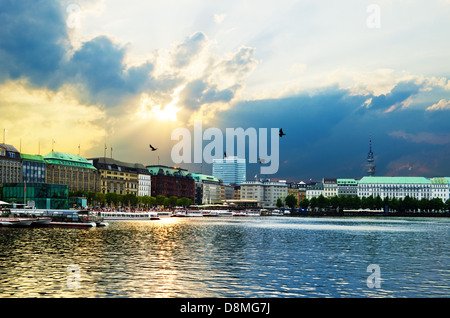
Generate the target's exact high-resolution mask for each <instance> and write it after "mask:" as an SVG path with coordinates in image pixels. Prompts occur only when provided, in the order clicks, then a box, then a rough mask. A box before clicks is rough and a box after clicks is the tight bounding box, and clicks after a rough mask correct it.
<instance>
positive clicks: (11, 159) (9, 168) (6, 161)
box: [0, 144, 23, 184]
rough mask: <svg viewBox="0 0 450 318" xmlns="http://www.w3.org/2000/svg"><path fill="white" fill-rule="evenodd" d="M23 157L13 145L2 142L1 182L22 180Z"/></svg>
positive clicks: (0, 153)
mask: <svg viewBox="0 0 450 318" xmlns="http://www.w3.org/2000/svg"><path fill="white" fill-rule="evenodd" d="M22 179H23V177H22V159H21V158H20V153H19V151H18V150H17V149H16V148H15V147H14V146H12V145H6V144H0V184H3V183H18V182H22Z"/></svg>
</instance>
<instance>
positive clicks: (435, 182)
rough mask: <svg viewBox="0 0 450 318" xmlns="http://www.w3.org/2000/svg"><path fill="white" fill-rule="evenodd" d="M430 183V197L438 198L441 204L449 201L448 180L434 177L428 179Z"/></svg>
mask: <svg viewBox="0 0 450 318" xmlns="http://www.w3.org/2000/svg"><path fill="white" fill-rule="evenodd" d="M429 180H430V182H431V197H432V198H439V199H441V200H442V201H443V202H445V201H447V200H448V199H449V181H450V178H444V177H440V178H439V177H435V178H430V179H429Z"/></svg>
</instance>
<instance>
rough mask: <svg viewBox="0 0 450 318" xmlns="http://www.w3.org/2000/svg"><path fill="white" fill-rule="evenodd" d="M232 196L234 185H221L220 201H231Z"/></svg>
mask: <svg viewBox="0 0 450 318" xmlns="http://www.w3.org/2000/svg"><path fill="white" fill-rule="evenodd" d="M233 196H234V185H231V184H223V182H222V183H221V185H220V200H223V201H227V200H233Z"/></svg>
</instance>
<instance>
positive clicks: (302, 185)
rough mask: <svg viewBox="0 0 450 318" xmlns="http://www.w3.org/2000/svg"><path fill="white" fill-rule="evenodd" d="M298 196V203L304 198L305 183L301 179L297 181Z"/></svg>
mask: <svg viewBox="0 0 450 318" xmlns="http://www.w3.org/2000/svg"><path fill="white" fill-rule="evenodd" d="M298 196H299V201H298V203H300V202H302V200H303V199H305V198H306V183H305V182H303V181H300V182H299V183H298Z"/></svg>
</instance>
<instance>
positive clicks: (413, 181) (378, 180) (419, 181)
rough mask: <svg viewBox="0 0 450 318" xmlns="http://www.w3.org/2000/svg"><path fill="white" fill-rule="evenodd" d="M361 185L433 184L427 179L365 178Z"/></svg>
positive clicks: (360, 181)
mask: <svg viewBox="0 0 450 318" xmlns="http://www.w3.org/2000/svg"><path fill="white" fill-rule="evenodd" d="M359 183H360V184H361V183H387V184H393V183H403V184H431V181H430V180H428V179H427V178H425V177H363V178H362V179H361V180H359Z"/></svg>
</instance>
